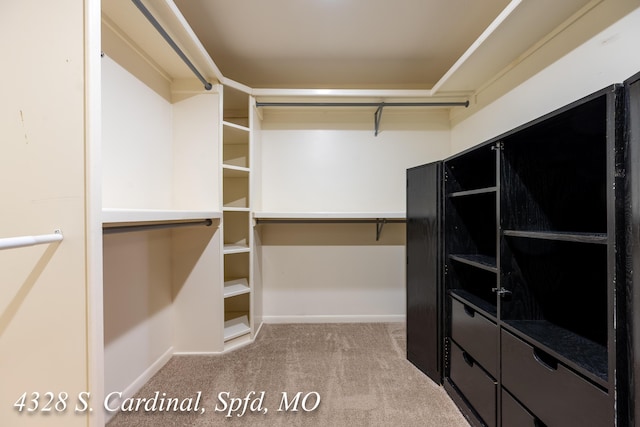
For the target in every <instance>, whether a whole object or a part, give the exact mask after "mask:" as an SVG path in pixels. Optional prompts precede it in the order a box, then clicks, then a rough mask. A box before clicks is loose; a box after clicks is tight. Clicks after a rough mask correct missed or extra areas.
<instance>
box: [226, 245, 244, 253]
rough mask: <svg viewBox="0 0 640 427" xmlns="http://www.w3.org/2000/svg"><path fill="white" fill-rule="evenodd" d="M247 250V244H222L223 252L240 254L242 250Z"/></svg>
mask: <svg viewBox="0 0 640 427" xmlns="http://www.w3.org/2000/svg"><path fill="white" fill-rule="evenodd" d="M249 250H250V249H249V246H246V245H237V244H229V245H224V249H223V252H224V253H225V254H240V253H243V252H249Z"/></svg>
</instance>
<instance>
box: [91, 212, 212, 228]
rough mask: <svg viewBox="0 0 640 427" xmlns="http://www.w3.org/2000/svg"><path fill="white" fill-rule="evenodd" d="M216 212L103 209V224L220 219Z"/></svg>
mask: <svg viewBox="0 0 640 427" xmlns="http://www.w3.org/2000/svg"><path fill="white" fill-rule="evenodd" d="M220 218H222V212H218V211H187V210H161V209H103V210H102V223H103V224H118V225H120V224H124V223H142V222H178V221H197V220H204V219H220Z"/></svg>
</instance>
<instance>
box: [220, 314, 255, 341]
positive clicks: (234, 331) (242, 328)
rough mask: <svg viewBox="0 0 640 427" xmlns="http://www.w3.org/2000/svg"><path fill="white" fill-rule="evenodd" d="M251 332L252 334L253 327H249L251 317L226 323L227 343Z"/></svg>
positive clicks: (225, 337)
mask: <svg viewBox="0 0 640 427" xmlns="http://www.w3.org/2000/svg"><path fill="white" fill-rule="evenodd" d="M249 332H251V327H250V326H249V317H248V316H246V315H244V316H240V317H236V318H235V319H231V320H227V321H226V322H224V340H225V341H228V340H232V339H234V338H237V337H240V336H242V335H246V334H248V333H249Z"/></svg>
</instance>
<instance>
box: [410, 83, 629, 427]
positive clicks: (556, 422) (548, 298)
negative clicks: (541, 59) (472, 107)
mask: <svg viewBox="0 0 640 427" xmlns="http://www.w3.org/2000/svg"><path fill="white" fill-rule="evenodd" d="M638 77H640V75H639V76H638ZM639 81H640V78H634V79H630V80H629V81H628V82H626V84H625V85H612V86H611V87H608V88H605V89H603V90H601V91H598V92H596V93H594V94H591V95H589V96H587V97H585V98H583V99H580V100H578V101H576V102H574V103H572V104H570V105H567V106H565V107H563V108H561V109H559V110H557V111H555V112H553V113H550V114H548V115H545V116H543V117H541V118H539V119H537V120H534V121H532V122H530V123H527V124H526V125H523V126H520V127H518V128H516V129H514V130H512V131H510V132H507V133H505V134H503V135H500V136H499V137H496V138H494V139H492V140H490V141H487V142H485V143H484V144H481V145H479V146H477V147H473V148H471V149H469V150H467V151H464V152H462V153H460V154H457V155H455V156H452V157H451V158H448V159H445V160H444V161H443V162H441V168H442V174H441V175H442V176H440V175H438V174H434V175H432V176H431V179H432V180H434V181H430V182H426V183H424V185H423V187H422V189H421V190H420V189H416V188H415V187H414V188H413V189H412V193H411V194H410V193H409V192H408V193H407V194H408V197H414V198H416V197H420V196H419V193H430V192H432V191H433V190H432V188H440V189H442V196H441V198H440V199H439V200H441V205H440V207H441V209H440V210H439V214H438V219H433V220H432V222H431V223H432V224H436V225H437V226H438V227H439V228H440V230H442V231H441V232H436V231H431V233H430V234H429V235H424V234H423V235H422V236H421V237H417V238H418V239H426V240H427V241H428V242H429V243H425V242H423V243H422V245H431V246H430V247H431V248H435V247H440V253H439V254H438V255H437V256H432V258H431V260H432V261H433V260H435V261H437V262H440V263H441V269H442V274H435V275H434V274H431V275H430V276H429V277H426V276H422V279H418V278H416V277H415V276H412V278H411V280H413V281H414V282H421V281H429V280H433V281H434V284H433V286H429V285H423V286H424V287H425V288H429V289H431V294H432V295H435V296H436V297H434V300H433V301H434V303H435V304H439V305H440V306H441V311H442V312H443V313H442V316H441V317H439V319H440V322H441V324H439V325H440V326H438V327H437V329H436V330H437V331H438V333H439V334H441V336H442V341H441V342H440V343H439V346H430V347H428V350H427V351H431V352H432V355H431V356H430V357H431V358H433V359H436V360H439V358H443V369H442V375H443V384H444V386H445V389H446V390H447V391H448V392H449V394H451V395H452V397H453V398H454V401H455V402H456V403H457V404H458V405H459V406H460V408H461V410H462V411H463V413H464V414H465V415H466V416H467V418H468V419H469V421H470V422H471V423H472V424H473V425H487V426H494V425H495V426H498V427H511V426H517V425H519V424H520V423H524V425H535V426H548V427H551V426H563V427H566V426H586V425H594V426H614V425H621V426H625V425H634V415H633V414H634V412H635V413H637V411H638V410H640V408H636V407H635V405H638V404H637V403H636V400H638V399H636V398H635V397H636V396H638V394H637V393H640V386H638V385H637V384H636V382H634V381H632V380H631V379H630V378H633V377H635V374H636V373H640V372H636V370H637V369H640V368H637V366H640V357H638V356H636V357H638V359H639V360H638V363H633V361H634V358H633V355H638V354H640V352H636V351H635V349H634V347H633V343H638V342H640V327H637V328H632V327H631V324H633V325H636V324H639V323H638V322H640V314H636V313H634V312H633V310H632V309H631V308H632V307H633V306H634V305H635V304H634V299H637V300H638V302H640V296H639V295H640V292H635V293H634V292H633V288H634V287H635V286H634V285H635V283H636V282H640V274H639V273H638V271H640V261H638V260H636V259H635V258H639V257H638V256H635V257H634V256H633V255H632V254H634V253H636V254H637V253H638V249H640V243H639V242H640V237H638V236H640V184H639V183H640V166H636V165H638V163H639V162H640V148H638V147H640V124H639V122H640V83H638V82H639ZM634 166H635V167H634ZM430 167H434V166H433V165H431V166H430ZM415 169H418V168H414V170H415ZM408 173H409V172H408ZM430 236H437V238H438V240H437V241H434V240H432V239H433V238H432V237H430ZM415 238H416V236H415V235H413V231H412V228H411V227H410V226H408V228H407V250H408V253H409V245H410V243H409V242H411V241H413V240H414V239H415ZM440 242H441V243H440ZM412 245H414V246H417V245H419V244H418V243H417V242H415V241H413V243H412ZM636 246H638V248H636ZM411 263H412V260H411V258H410V257H409V256H408V265H407V277H408V279H407V283H408V285H409V283H410V279H409V271H410V269H413V270H412V271H413V272H414V273H417V270H416V268H415V266H411ZM635 264H637V265H635ZM632 266H635V267H636V268H632ZM430 268H431V269H432V270H433V269H434V268H436V267H430ZM418 274H420V273H418ZM639 285H640V283H639ZM433 288H435V289H433ZM438 289H441V292H440V293H439V292H438V291H437V290H438ZM412 295H413V294H412V292H411V291H410V290H409V287H408V288H407V298H408V301H407V304H408V307H411V306H412V302H411V298H412ZM423 296H424V295H423ZM427 297H428V296H427ZM422 304H423V305H428V304H427V303H422ZM432 310H433V308H432ZM634 315H635V317H637V318H638V320H637V321H636V319H634V317H633V316H634ZM416 317H417V316H416V315H415V313H414V314H410V313H409V311H408V313H407V330H408V331H410V330H412V329H414V328H415V325H413V324H412V323H413V322H414V319H415V318H416ZM639 325H640V324H639ZM423 334H425V332H423ZM635 337H638V339H634V338H635ZM407 339H408V343H407V345H408V347H411V348H413V349H414V350H413V351H414V352H416V353H419V352H420V350H419V349H418V348H416V347H420V345H421V344H420V343H419V342H417V341H416V340H415V339H413V338H412V336H411V335H410V334H409V332H408V335H407ZM412 341H413V342H412ZM638 346H639V348H638V350H640V345H638ZM425 357H426V356H425ZM634 384H635V385H634ZM634 387H635V388H634Z"/></svg>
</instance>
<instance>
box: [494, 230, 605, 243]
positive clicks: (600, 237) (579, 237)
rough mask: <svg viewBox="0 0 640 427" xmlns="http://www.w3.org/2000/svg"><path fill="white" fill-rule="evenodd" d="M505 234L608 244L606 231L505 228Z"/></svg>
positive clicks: (529, 237)
mask: <svg viewBox="0 0 640 427" xmlns="http://www.w3.org/2000/svg"><path fill="white" fill-rule="evenodd" d="M504 235H505V236H511V237H524V238H528V239H542V240H561V241H565V242H576V243H597V244H607V235H606V233H570V232H552V231H517V230H505V231H504Z"/></svg>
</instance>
